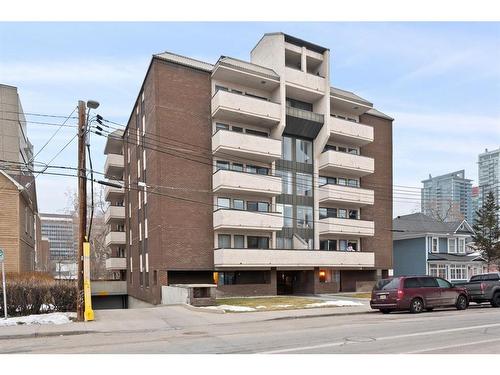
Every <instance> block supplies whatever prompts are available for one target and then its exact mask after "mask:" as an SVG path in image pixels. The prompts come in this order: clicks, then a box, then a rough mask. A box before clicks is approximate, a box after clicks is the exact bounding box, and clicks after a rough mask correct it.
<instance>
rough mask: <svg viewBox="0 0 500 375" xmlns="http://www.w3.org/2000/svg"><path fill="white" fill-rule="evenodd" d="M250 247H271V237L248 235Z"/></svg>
mask: <svg viewBox="0 0 500 375" xmlns="http://www.w3.org/2000/svg"><path fill="white" fill-rule="evenodd" d="M247 244H248V248H249V249H269V238H268V237H258V236H247Z"/></svg>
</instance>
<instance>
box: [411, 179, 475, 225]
mask: <svg viewBox="0 0 500 375" xmlns="http://www.w3.org/2000/svg"><path fill="white" fill-rule="evenodd" d="M422 183H423V185H424V187H423V188H422V190H421V197H422V198H421V205H422V213H423V214H425V215H427V216H431V217H433V218H434V219H437V220H441V221H457V220H463V219H466V220H467V221H468V222H469V223H471V222H472V220H473V210H472V182H471V180H469V179H467V178H465V170H461V171H456V172H451V173H447V174H444V175H441V176H436V177H432V176H431V175H429V178H428V179H426V180H423V181H422Z"/></svg>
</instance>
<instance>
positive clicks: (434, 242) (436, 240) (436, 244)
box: [431, 237, 439, 253]
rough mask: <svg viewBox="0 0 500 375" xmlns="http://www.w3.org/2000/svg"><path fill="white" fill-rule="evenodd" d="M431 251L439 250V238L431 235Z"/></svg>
mask: <svg viewBox="0 0 500 375" xmlns="http://www.w3.org/2000/svg"><path fill="white" fill-rule="evenodd" d="M431 252H433V253H438V252H439V238H438V237H432V247H431Z"/></svg>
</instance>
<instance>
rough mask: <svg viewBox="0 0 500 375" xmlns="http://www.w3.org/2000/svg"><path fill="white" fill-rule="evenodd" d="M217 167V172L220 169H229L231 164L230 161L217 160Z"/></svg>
mask: <svg viewBox="0 0 500 375" xmlns="http://www.w3.org/2000/svg"><path fill="white" fill-rule="evenodd" d="M215 165H216V168H217V170H219V169H229V162H228V161H221V160H217V162H216V164H215Z"/></svg>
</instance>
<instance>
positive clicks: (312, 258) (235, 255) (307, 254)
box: [214, 249, 375, 269]
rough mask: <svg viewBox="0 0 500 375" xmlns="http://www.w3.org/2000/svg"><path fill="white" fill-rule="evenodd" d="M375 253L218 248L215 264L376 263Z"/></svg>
mask: <svg viewBox="0 0 500 375" xmlns="http://www.w3.org/2000/svg"><path fill="white" fill-rule="evenodd" d="M374 265H375V254H374V253H371V252H360V251H321V250H284V249H216V250H215V251H214V266H215V268H216V269H224V268H228V269H231V268H251V267H373V266H374Z"/></svg>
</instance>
